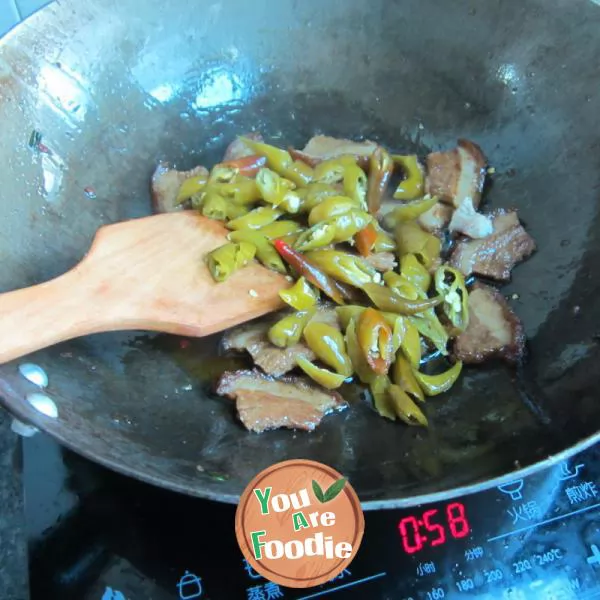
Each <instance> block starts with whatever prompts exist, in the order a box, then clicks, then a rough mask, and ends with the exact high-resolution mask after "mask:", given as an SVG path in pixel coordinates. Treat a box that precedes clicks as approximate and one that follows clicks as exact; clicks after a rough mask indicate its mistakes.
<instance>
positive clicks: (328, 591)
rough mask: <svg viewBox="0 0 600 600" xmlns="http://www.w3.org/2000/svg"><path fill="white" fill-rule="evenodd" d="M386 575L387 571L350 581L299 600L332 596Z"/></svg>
mask: <svg viewBox="0 0 600 600" xmlns="http://www.w3.org/2000/svg"><path fill="white" fill-rule="evenodd" d="M384 575H387V573H386V572H385V571H384V572H382V573H377V574H376V575H371V576H370V577H363V578H362V579H357V580H356V581H350V582H349V583H344V584H343V585H338V586H336V587H333V588H329V589H328V590H323V591H322V592H316V593H315V594H309V595H308V596H302V597H301V598H298V599H297V600H308V599H309V598H317V597H319V596H324V595H325V594H331V593H332V592H337V591H338V590H341V589H344V588H349V587H352V586H354V585H358V584H359V583H366V582H367V581H372V580H373V579H379V578H380V577H383V576H384Z"/></svg>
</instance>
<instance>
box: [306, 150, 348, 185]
mask: <svg viewBox="0 0 600 600" xmlns="http://www.w3.org/2000/svg"><path fill="white" fill-rule="evenodd" d="M352 165H353V166H356V161H355V160H354V159H353V158H352V157H350V156H339V157H336V158H330V159H328V160H324V161H323V162H320V163H319V164H318V165H316V166H315V168H314V174H313V178H314V181H318V182H320V183H328V184H331V183H339V182H340V181H342V180H343V179H344V173H345V172H346V169H347V168H348V167H349V166H352Z"/></svg>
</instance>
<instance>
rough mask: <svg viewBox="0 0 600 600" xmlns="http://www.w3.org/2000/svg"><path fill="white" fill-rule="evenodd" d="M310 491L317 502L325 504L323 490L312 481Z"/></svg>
mask: <svg viewBox="0 0 600 600" xmlns="http://www.w3.org/2000/svg"><path fill="white" fill-rule="evenodd" d="M312 489H313V492H314V494H315V496H316V498H317V500H318V501H319V502H321V503H322V502H325V495H324V494H323V490H322V489H321V486H320V485H319V484H318V483H317V482H316V481H315V480H314V479H313V481H312Z"/></svg>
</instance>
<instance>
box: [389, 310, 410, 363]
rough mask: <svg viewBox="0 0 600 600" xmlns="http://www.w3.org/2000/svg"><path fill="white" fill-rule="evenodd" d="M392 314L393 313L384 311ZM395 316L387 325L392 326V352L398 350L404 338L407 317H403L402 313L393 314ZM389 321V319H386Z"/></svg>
mask: <svg viewBox="0 0 600 600" xmlns="http://www.w3.org/2000/svg"><path fill="white" fill-rule="evenodd" d="M386 314H393V313H386ZM394 316H395V317H396V318H395V319H393V321H392V323H389V325H390V326H391V327H392V350H393V352H394V354H396V352H397V351H398V349H399V348H400V346H402V343H403V342H404V340H405V338H406V329H407V326H406V324H407V322H408V321H407V317H403V316H402V315H394ZM388 322H389V321H388Z"/></svg>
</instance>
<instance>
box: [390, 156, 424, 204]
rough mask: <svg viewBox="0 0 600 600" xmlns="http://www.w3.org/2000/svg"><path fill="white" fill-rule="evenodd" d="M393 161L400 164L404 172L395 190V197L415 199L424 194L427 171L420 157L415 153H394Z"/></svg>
mask: <svg viewBox="0 0 600 600" xmlns="http://www.w3.org/2000/svg"><path fill="white" fill-rule="evenodd" d="M392 159H393V161H394V162H395V163H396V164H397V165H400V167H401V168H402V171H403V173H404V179H403V180H402V182H401V183H400V185H399V186H398V189H397V190H396V191H395V192H394V198H396V199H398V200H414V199H415V198H420V197H421V196H422V195H423V189H424V186H425V171H424V169H423V167H422V166H421V164H420V163H419V159H418V158H417V157H416V156H415V155H414V154H413V155H409V156H400V155H398V154H394V155H392Z"/></svg>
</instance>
